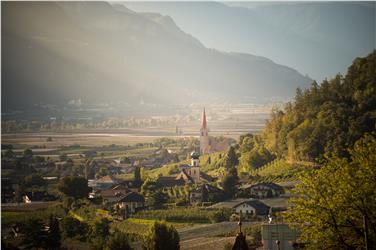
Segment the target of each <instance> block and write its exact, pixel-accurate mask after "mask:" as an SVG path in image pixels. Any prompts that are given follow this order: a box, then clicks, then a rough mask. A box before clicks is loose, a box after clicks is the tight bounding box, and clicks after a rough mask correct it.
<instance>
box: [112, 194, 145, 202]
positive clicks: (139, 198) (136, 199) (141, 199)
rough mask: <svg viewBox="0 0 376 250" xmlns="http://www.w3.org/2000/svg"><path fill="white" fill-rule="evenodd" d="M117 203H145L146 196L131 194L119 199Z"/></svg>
mask: <svg viewBox="0 0 376 250" xmlns="http://www.w3.org/2000/svg"><path fill="white" fill-rule="evenodd" d="M117 202H145V199H144V196H142V195H141V194H139V193H136V192H129V193H127V194H125V195H123V196H121V197H120V198H119V200H118V201H117Z"/></svg>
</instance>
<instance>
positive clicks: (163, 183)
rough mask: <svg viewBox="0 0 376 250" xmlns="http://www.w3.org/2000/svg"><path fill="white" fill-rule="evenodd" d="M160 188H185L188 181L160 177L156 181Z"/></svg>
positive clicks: (174, 177) (172, 177)
mask: <svg viewBox="0 0 376 250" xmlns="http://www.w3.org/2000/svg"><path fill="white" fill-rule="evenodd" d="M156 183H157V187H158V188H165V187H175V186H184V185H185V183H186V181H185V180H184V179H183V178H177V177H176V176H159V177H158V179H157V180H156Z"/></svg>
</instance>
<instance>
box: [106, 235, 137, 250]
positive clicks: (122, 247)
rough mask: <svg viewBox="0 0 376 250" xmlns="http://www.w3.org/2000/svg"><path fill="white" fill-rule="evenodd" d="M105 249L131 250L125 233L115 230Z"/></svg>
mask: <svg viewBox="0 0 376 250" xmlns="http://www.w3.org/2000/svg"><path fill="white" fill-rule="evenodd" d="M105 250H131V247H130V246H129V240H128V237H127V235H126V234H125V233H122V232H119V231H115V232H114V233H113V234H112V235H111V236H110V238H109V240H108V243H107V245H106V247H105Z"/></svg>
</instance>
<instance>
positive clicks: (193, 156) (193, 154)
mask: <svg viewBox="0 0 376 250" xmlns="http://www.w3.org/2000/svg"><path fill="white" fill-rule="evenodd" d="M191 158H193V159H199V158H200V153H198V152H196V151H193V152H192V153H191Z"/></svg>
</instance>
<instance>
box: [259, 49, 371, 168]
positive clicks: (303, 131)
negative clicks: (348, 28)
mask: <svg viewBox="0 0 376 250" xmlns="http://www.w3.org/2000/svg"><path fill="white" fill-rule="evenodd" d="M375 68H376V51H374V52H373V53H371V54H370V55H368V56H367V57H365V58H358V59H356V60H354V62H353V64H352V65H351V66H350V67H349V69H348V72H347V75H346V76H345V77H343V76H341V75H337V76H336V77H334V78H333V79H331V80H324V81H323V82H322V83H321V84H317V83H316V82H313V84H312V86H311V87H310V88H309V89H307V90H304V91H301V90H298V91H297V93H296V96H295V99H294V101H293V102H292V103H288V104H287V105H286V106H285V108H284V110H283V111H282V110H278V109H274V110H273V113H272V116H271V120H270V121H269V122H267V125H266V128H265V129H264V130H263V133H262V138H263V140H264V142H265V146H266V148H267V149H268V150H271V151H272V152H274V153H276V154H277V155H278V156H280V157H284V156H286V155H287V156H288V157H289V159H290V160H298V161H315V160H317V159H322V158H323V156H324V154H325V152H332V153H334V154H336V155H337V156H340V157H348V156H349V154H348V151H347V148H348V147H349V146H352V145H354V143H355V142H356V141H357V140H358V139H360V138H361V137H362V135H363V134H364V133H366V132H372V131H374V130H375V124H376V116H375V113H376V88H375V82H376V70H375Z"/></svg>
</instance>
